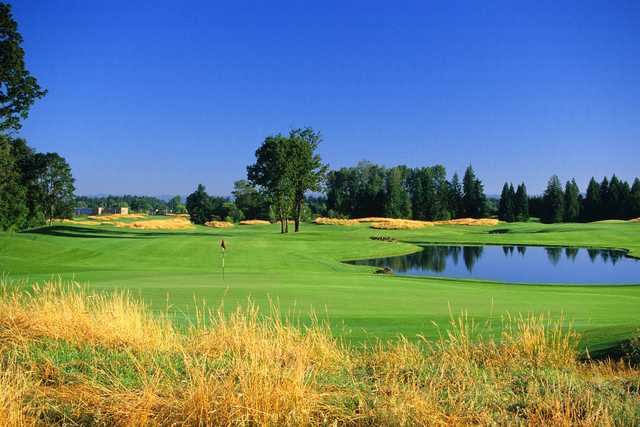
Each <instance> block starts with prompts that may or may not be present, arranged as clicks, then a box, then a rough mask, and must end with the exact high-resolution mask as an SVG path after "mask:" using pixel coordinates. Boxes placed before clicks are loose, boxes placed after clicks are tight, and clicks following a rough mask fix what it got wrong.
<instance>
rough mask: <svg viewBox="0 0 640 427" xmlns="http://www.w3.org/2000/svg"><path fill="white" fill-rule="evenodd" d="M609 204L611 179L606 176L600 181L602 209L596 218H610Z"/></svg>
mask: <svg viewBox="0 0 640 427" xmlns="http://www.w3.org/2000/svg"><path fill="white" fill-rule="evenodd" d="M609 206H610V205H609V180H608V179H607V177H606V176H605V177H604V178H602V182H601V183H600V209H599V212H598V216H597V218H596V219H608V218H609V214H610V212H609Z"/></svg>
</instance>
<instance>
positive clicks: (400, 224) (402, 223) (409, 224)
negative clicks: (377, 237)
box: [371, 219, 433, 230]
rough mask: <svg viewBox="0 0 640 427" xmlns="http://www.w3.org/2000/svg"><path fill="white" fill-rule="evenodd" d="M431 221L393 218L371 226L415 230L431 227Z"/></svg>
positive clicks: (380, 228)
mask: <svg viewBox="0 0 640 427" xmlns="http://www.w3.org/2000/svg"><path fill="white" fill-rule="evenodd" d="M432 226H433V222H430V221H415V220H411V219H394V220H389V221H385V222H378V223H374V224H372V225H371V228H375V229H379V230H415V229H418V228H424V227H432Z"/></svg>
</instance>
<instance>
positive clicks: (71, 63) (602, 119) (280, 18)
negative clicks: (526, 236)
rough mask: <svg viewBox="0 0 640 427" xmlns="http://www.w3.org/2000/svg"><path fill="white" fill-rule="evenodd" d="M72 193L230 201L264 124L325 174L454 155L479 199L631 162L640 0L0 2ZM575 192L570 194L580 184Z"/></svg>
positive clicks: (43, 146) (41, 140) (638, 124)
mask: <svg viewBox="0 0 640 427" xmlns="http://www.w3.org/2000/svg"><path fill="white" fill-rule="evenodd" d="M10 3H11V4H12V5H13V10H14V17H15V18H16V19H17V21H18V24H19V29H20V31H21V32H22V34H23V36H24V38H25V43H24V47H25V49H26V52H27V65H28V67H29V69H30V70H31V72H32V73H33V74H34V75H35V76H36V77H37V78H38V79H39V81H40V83H41V85H42V86H44V87H46V88H47V89H48V90H49V94H48V95H47V96H46V97H45V98H44V99H42V100H41V101H39V102H38V103H37V104H36V105H35V106H34V108H33V110H32V112H31V115H30V117H29V119H28V120H27V121H26V122H25V123H24V128H23V130H22V132H21V135H22V136H24V137H26V138H27V139H28V141H29V143H30V144H31V145H33V146H34V147H36V148H37V149H38V150H41V151H57V152H59V153H60V154H62V155H63V156H64V157H66V158H67V159H68V160H69V162H70V163H71V166H72V168H73V172H74V175H75V177H76V180H77V182H76V187H77V189H78V193H79V194H95V193H114V194H120V193H134V194H187V193H189V192H191V191H192V190H193V189H194V188H195V187H196V185H197V184H198V183H204V184H205V185H206V186H207V189H208V190H209V192H210V193H217V194H229V193H230V191H231V188H232V183H233V181H235V180H237V179H240V178H244V176H245V167H246V165H247V164H249V163H251V162H252V161H253V158H254V157H253V154H254V151H255V149H256V148H257V147H258V145H259V144H260V143H261V141H262V140H263V139H264V137H265V136H266V135H268V134H272V133H276V132H287V131H288V130H289V129H290V128H292V127H300V126H312V127H314V128H315V129H318V130H320V131H321V132H322V134H323V135H324V142H323V144H322V146H321V148H320V154H321V155H322V157H323V159H324V160H325V161H326V162H328V163H329V164H330V165H331V167H333V168H337V167H342V166H349V165H353V164H355V163H357V162H358V161H359V160H362V159H367V160H371V161H373V162H377V163H382V164H384V165H387V166H392V165H396V164H406V165H409V166H422V165H433V164H436V163H440V164H443V165H444V166H445V167H446V168H447V171H448V172H449V174H450V175H451V174H452V173H453V172H454V171H459V172H462V171H463V170H464V168H465V167H466V165H468V164H469V163H471V164H472V165H473V166H474V168H475V169H476V171H477V173H478V175H479V176H480V178H481V179H483V181H484V182H485V187H486V190H487V192H488V193H499V191H500V189H501V187H502V184H503V182H504V181H505V180H508V181H514V182H519V181H522V180H524V181H525V182H526V183H527V184H528V186H529V190H530V192H534V193H535V192H540V191H542V190H543V188H544V185H545V183H546V181H547V179H548V178H549V176H550V175H551V174H554V173H556V174H558V175H559V176H560V178H561V179H562V180H566V179H568V178H571V177H575V178H576V179H577V180H578V182H579V184H580V186H581V187H585V185H586V182H587V180H588V178H589V177H590V176H591V175H596V176H598V177H601V176H603V175H605V174H606V175H610V174H611V173H613V172H615V173H617V174H618V175H619V176H621V177H622V178H624V179H631V178H632V177H633V176H636V175H640V167H639V166H638V165H639V163H640V2H638V1H599V2H590V1H576V2H558V1H531V2H513V1H505V2H494V1H491V2H475V1H470V2H457V1H441V2H428V1H417V2H374V1H362V2H351V1H335V2H333V1H323V2H307V1H299V2H275V1H274V2H267V1H264V2H257V1H256V2H244V1H232V2H219V3H218V2H211V1H185V2H179V1H175V0H174V1H161V0H155V1H109V2H106V1H105V2H103V1H85V0H81V1H80V0H77V1H76V0H14V1H11V2H10ZM583 189H584V188H583Z"/></svg>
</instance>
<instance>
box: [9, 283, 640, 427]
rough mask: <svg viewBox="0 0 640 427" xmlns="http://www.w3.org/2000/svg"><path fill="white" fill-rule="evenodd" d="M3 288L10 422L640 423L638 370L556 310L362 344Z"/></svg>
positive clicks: (241, 321)
mask: <svg viewBox="0 0 640 427" xmlns="http://www.w3.org/2000/svg"><path fill="white" fill-rule="evenodd" d="M2 289H3V291H2V293H0V391H1V392H0V420H2V422H1V423H2V425H35V424H39V425H49V424H55V425H62V424H64V425H85V424H87V423H89V424H91V425H114V426H133V425H136V426H142V425H152V426H165V425H166V426H172V425H191V426H200V425H225V426H232V425H238V426H241V425H242V426H244V425H270V426H319V425H345V426H370V425H407V426H409V425H442V426H444V425H526V424H528V425H557V426H566V425H584V426H590V425H637V424H638V423H640V399H639V398H638V392H637V390H638V387H640V372H639V371H638V370H637V369H635V368H632V367H630V366H628V365H626V364H624V363H622V362H591V361H587V362H581V361H579V359H578V352H577V349H576V342H577V338H578V337H577V336H576V335H575V334H574V333H573V332H572V331H571V330H570V329H566V328H564V327H562V319H560V320H559V321H549V320H548V319H546V318H545V317H544V316H524V317H504V318H503V319H502V320H501V321H500V325H499V326H500V327H501V331H502V332H501V334H500V336H499V337H496V338H494V337H493V334H492V333H490V335H489V336H487V337H485V338H484V339H483V338H482V332H483V331H491V330H492V329H490V328H489V329H485V327H487V326H490V325H488V324H477V323H475V322H473V320H472V319H469V318H468V317H467V316H466V315H462V316H460V317H459V318H458V319H455V320H452V322H451V324H450V325H449V327H448V328H447V329H446V330H443V333H442V336H441V338H440V339H437V340H434V341H429V340H424V339H423V340H419V341H417V342H411V341H409V340H407V339H405V338H402V337H401V338H398V339H397V340H394V341H391V342H386V343H383V342H379V343H377V344H374V345H372V346H366V347H363V348H353V347H349V346H346V345H345V344H343V343H341V342H340V341H339V340H337V339H335V338H334V337H333V336H332V335H331V332H330V329H329V328H328V327H327V326H325V325H323V324H321V323H320V322H318V321H317V320H316V321H312V322H311V324H310V325H309V326H306V327H302V326H299V325H297V324H296V323H295V322H291V321H288V320H286V319H285V320H283V316H282V314H281V313H280V312H279V311H278V310H277V309H276V308H273V307H272V309H271V311H270V312H269V313H266V314H262V313H260V312H259V310H258V309H257V308H256V306H255V305H252V304H251V303H248V304H247V306H246V308H238V309H236V310H235V311H234V312H232V313H230V314H224V313H223V311H222V310H218V311H207V312H203V310H199V311H198V314H197V316H196V317H197V320H196V321H195V322H194V323H193V324H192V325H191V326H189V327H188V328H187V330H185V331H184V332H177V331H176V329H175V328H174V326H173V325H172V323H171V322H170V321H169V320H167V319H168V318H169V316H167V315H161V316H157V315H156V316H154V315H151V314H150V313H149V309H148V307H146V306H145V305H144V304H143V303H142V302H140V301H137V300H135V299H132V298H131V296H130V295H128V294H127V293H122V292H115V293H111V294H97V293H89V292H87V291H86V290H84V289H83V288H82V287H80V286H79V285H77V284H73V285H72V286H63V285H61V284H60V283H47V284H45V285H42V286H36V287H34V288H33V289H32V290H31V291H30V292H29V293H24V292H21V291H18V290H13V291H11V290H9V288H8V287H7V286H6V285H5V286H3V288H2ZM12 289H17V288H15V287H14V288H12ZM36 421H37V423H36Z"/></svg>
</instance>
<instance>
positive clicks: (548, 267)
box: [349, 245, 640, 285]
mask: <svg viewBox="0 0 640 427" xmlns="http://www.w3.org/2000/svg"><path fill="white" fill-rule="evenodd" d="M349 263H350V264H356V265H369V266H375V267H381V268H383V267H389V268H391V269H392V270H393V271H394V273H395V274H400V275H412V276H441V277H453V278H461V279H484V280H492V281H498V282H511V283H529V284H534V283H544V284H587V285H596V284H604V285H630V284H640V260H638V259H634V258H630V257H627V256H626V255H625V252H624V251H617V250H607V249H584V248H571V247H566V248H561V247H537V246H493V245H492V246H442V245H429V246H424V247H423V250H422V251H420V252H416V253H413V254H409V255H402V256H394V257H387V258H374V259H367V260H358V261H351V262H349Z"/></svg>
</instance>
